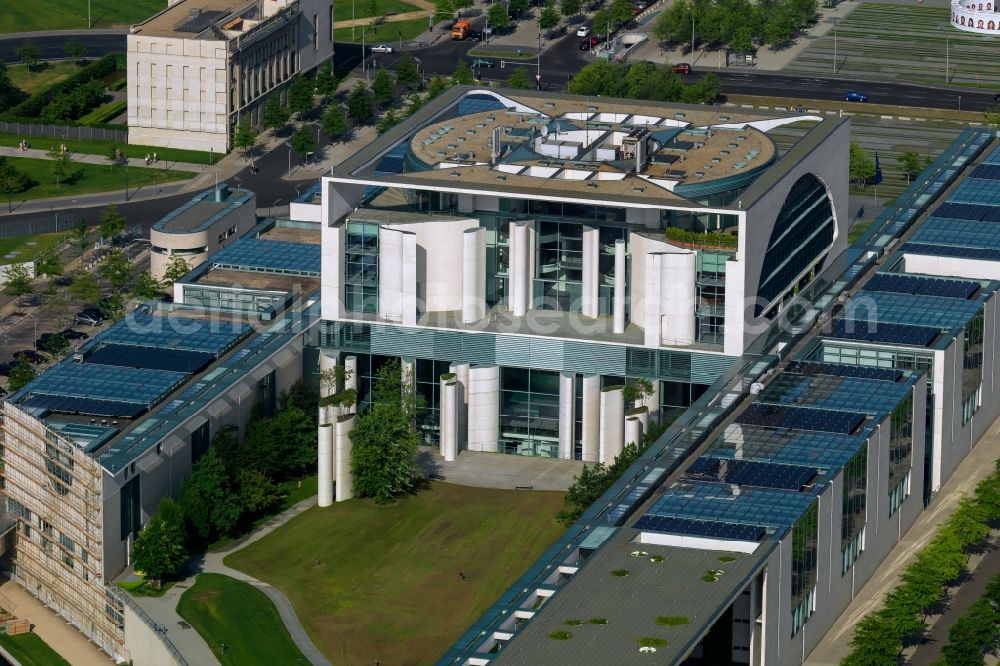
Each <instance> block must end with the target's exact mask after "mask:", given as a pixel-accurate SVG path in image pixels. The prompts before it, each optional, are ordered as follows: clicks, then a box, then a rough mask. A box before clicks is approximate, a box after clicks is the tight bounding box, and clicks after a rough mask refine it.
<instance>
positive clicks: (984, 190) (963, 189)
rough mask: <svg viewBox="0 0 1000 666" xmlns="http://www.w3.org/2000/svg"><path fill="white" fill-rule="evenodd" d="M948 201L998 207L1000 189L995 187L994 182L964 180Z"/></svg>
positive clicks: (973, 179) (978, 179)
mask: <svg viewBox="0 0 1000 666" xmlns="http://www.w3.org/2000/svg"><path fill="white" fill-rule="evenodd" d="M948 201H954V202H958V203H971V204H986V205H989V206H1000V187H997V184H996V181H993V180H989V179H986V178H966V179H965V180H963V181H961V182H960V183H959V184H958V186H957V187H956V188H955V190H954V191H953V192H952V193H951V195H950V196H949V197H948Z"/></svg>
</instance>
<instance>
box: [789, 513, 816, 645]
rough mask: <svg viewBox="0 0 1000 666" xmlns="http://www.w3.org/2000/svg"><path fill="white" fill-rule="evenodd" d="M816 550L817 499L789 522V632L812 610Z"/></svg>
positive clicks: (804, 620) (809, 614) (794, 630)
mask: <svg viewBox="0 0 1000 666" xmlns="http://www.w3.org/2000/svg"><path fill="white" fill-rule="evenodd" d="M818 551H819V501H818V500H817V501H815V502H813V503H812V505H811V506H810V507H809V508H808V509H806V511H805V513H803V514H802V516H800V517H799V519H798V520H796V521H795V525H793V526H792V571H791V574H792V603H791V608H792V636H794V635H795V634H797V633H798V632H799V629H801V628H802V626H803V625H804V624H805V623H806V621H807V620H808V619H809V616H811V615H812V613H813V610H814V609H813V604H814V602H815V595H816V554H817V552H818Z"/></svg>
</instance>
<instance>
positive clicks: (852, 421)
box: [736, 402, 867, 435]
mask: <svg viewBox="0 0 1000 666" xmlns="http://www.w3.org/2000/svg"><path fill="white" fill-rule="evenodd" d="M866 418H867V417H866V416H865V414H858V413H853V412H838V411H833V410H829V409H810V408H806V407H789V406H787V405H769V404H765V403H761V402H755V403H753V404H752V405H750V406H749V407H747V408H746V410H744V412H743V413H742V414H740V415H739V416H738V417H737V418H736V422H737V423H741V424H742V423H745V424H748V425H759V426H765V427H768V428H791V429H793V430H818V431H821V432H839V433H843V434H845V435H849V434H851V433H853V432H855V431H856V430H857V429H858V428H859V427H861V425H862V424H863V423H864V422H865V420H866Z"/></svg>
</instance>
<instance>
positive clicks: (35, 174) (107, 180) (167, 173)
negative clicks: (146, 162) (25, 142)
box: [0, 157, 196, 204]
mask: <svg viewBox="0 0 1000 666" xmlns="http://www.w3.org/2000/svg"><path fill="white" fill-rule="evenodd" d="M6 159H7V163H8V164H10V165H11V166H13V167H14V168H15V169H17V170H18V171H20V172H22V173H25V174H28V175H29V176H31V178H32V179H33V180H34V181H35V182H36V183H37V185H35V186H34V187H32V188H31V189H29V190H27V191H26V192H19V193H16V194H12V195H10V199H12V200H13V201H15V202H17V201H25V200H30V199H46V198H48V197H67V196H73V195H78V194H89V193H93V192H108V191H113V190H124V189H125V169H124V168H123V167H114V168H112V167H111V165H110V164H108V165H107V166H104V165H102V164H83V163H80V162H70V164H69V165H68V167H67V172H68V173H69V174H71V176H70V178H69V181H68V182H66V181H64V182H63V183H61V184H60V185H56V184H55V181H54V180H53V178H52V162H51V161H50V160H36V159H31V158H26V157H8V158H6ZM195 175H196V174H194V173H192V172H190V171H177V170H172V169H171V170H167V169H147V168H144V167H143V168H135V169H129V170H128V189H129V191H130V192H132V191H134V190H136V189H137V188H139V187H143V186H146V185H153V184H154V183H156V184H157V185H163V184H165V183H169V182H172V181H177V180H187V179H188V178H192V177H194V176H195ZM4 199H7V196H6V195H0V204H2V203H3V202H4V201H3V200H4Z"/></svg>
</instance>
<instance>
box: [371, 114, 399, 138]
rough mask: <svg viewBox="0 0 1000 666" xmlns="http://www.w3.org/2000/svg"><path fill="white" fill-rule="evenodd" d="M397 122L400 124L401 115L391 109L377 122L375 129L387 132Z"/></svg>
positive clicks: (382, 132)
mask: <svg viewBox="0 0 1000 666" xmlns="http://www.w3.org/2000/svg"><path fill="white" fill-rule="evenodd" d="M397 124H399V116H397V115H396V110H395V109H389V110H388V111H386V113H385V115H384V116H382V117H381V118H379V121H378V122H377V123H376V124H375V131H376V132H378V133H379V134H385V133H386V132H388V131H389V130H390V129H392V128H393V127H395V126H396V125H397Z"/></svg>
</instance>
